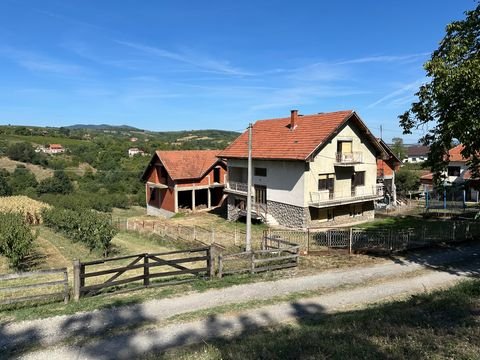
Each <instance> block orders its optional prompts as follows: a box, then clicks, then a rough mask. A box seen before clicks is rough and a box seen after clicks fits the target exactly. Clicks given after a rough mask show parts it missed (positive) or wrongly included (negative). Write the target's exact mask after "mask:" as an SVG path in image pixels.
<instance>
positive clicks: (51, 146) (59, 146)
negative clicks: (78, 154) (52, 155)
mask: <svg viewBox="0 0 480 360" xmlns="http://www.w3.org/2000/svg"><path fill="white" fill-rule="evenodd" d="M50 149H63V146H62V145H60V144H50Z"/></svg>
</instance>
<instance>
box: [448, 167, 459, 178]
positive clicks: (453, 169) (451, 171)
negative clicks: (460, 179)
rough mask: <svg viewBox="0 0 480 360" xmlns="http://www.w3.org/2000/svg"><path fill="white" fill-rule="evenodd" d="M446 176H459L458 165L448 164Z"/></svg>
mask: <svg viewBox="0 0 480 360" xmlns="http://www.w3.org/2000/svg"><path fill="white" fill-rule="evenodd" d="M448 176H460V166H449V167H448Z"/></svg>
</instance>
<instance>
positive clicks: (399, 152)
mask: <svg viewBox="0 0 480 360" xmlns="http://www.w3.org/2000/svg"><path fill="white" fill-rule="evenodd" d="M391 149H392V151H393V153H394V154H395V155H396V156H397V157H398V158H399V159H400V160H403V159H405V158H406V157H407V148H406V147H405V145H404V144H403V139H402V138H399V137H395V138H393V139H392V146H391Z"/></svg>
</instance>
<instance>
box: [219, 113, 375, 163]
mask: <svg viewBox="0 0 480 360" xmlns="http://www.w3.org/2000/svg"><path fill="white" fill-rule="evenodd" d="M354 114H355V112H354V111H352V110H345V111H336V112H331V113H321V114H315V115H298V116H297V118H296V121H295V127H294V129H293V130H291V129H290V117H286V118H280V119H270V120H259V121H257V122H255V124H254V125H253V128H252V158H255V159H278V160H282V159H284V160H307V158H308V157H309V156H310V155H311V154H312V153H313V152H314V151H315V150H316V149H317V148H318V147H319V146H320V145H321V144H323V143H324V142H325V141H326V140H327V139H328V138H329V137H330V136H331V135H332V134H333V133H334V132H335V130H337V129H338V128H339V127H340V126H341V125H343V124H344V123H345V122H346V121H347V120H348V119H350V118H351V117H352V115H354ZM356 117H357V119H358V120H359V121H360V123H361V124H362V126H364V127H365V128H366V126H365V125H364V124H363V122H361V120H360V119H359V118H358V116H356ZM372 137H373V136H372ZM372 141H373V142H374V143H376V145H378V141H377V140H376V139H375V138H373V139H372ZM378 146H379V145H378ZM218 156H219V157H223V158H247V157H248V130H247V131H245V132H244V133H243V134H242V135H240V136H239V137H238V138H237V139H236V140H235V141H234V142H233V143H232V144H230V146H228V147H227V148H226V149H225V150H224V151H222V152H220V154H219V155H218Z"/></svg>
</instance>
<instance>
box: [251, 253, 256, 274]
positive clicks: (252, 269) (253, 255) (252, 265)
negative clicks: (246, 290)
mask: <svg viewBox="0 0 480 360" xmlns="http://www.w3.org/2000/svg"><path fill="white" fill-rule="evenodd" d="M250 273H251V274H255V252H254V251H253V250H252V252H251V253H250Z"/></svg>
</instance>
